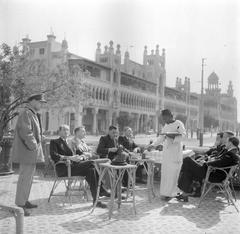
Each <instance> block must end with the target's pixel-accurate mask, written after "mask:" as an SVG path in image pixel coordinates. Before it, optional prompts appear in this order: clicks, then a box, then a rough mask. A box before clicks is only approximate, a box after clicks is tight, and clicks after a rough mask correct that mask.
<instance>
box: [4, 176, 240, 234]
mask: <svg viewBox="0 0 240 234" xmlns="http://www.w3.org/2000/svg"><path fill="white" fill-rule="evenodd" d="M16 181H17V175H16V174H14V175H11V176H4V177H0V203H1V204H5V205H14V198H15V189H16ZM51 186H52V180H51V179H50V178H43V177H42V176H35V179H34V184H33V187H32V191H31V197H30V200H31V201H32V202H33V203H36V204H38V205H39V208H37V209H32V210H31V216H30V217H25V218H24V233H34V234H35V233H36V234H40V233H44V234H51V233H59V234H60V233H61V234H65V233H66V234H67V233H102V234H103V233H160V234H161V233H163V234H165V233H166V234H167V233H184V234H188V233H189V234H190V233H191V234H192V233H194V234H195V233H196V234H198V233H199V234H205V233H207V234H213V233H216V234H217V233H222V234H228V233H229V234H230V233H232V234H238V233H240V214H239V213H237V212H236V210H235V208H234V207H233V206H228V205H227V203H226V200H225V199H224V198H223V197H222V196H221V195H219V194H218V197H217V198H216V197H215V196H214V194H211V195H210V196H209V197H208V198H207V199H206V200H205V201H204V202H203V204H202V206H201V207H200V208H197V204H198V200H199V199H198V198H190V201H189V203H181V202H177V201H176V200H175V199H172V200H171V201H170V202H164V201H162V200H160V198H158V197H157V198H155V199H154V200H153V202H152V203H149V202H148V200H147V193H146V192H145V190H144V189H143V188H144V186H142V185H141V186H137V188H138V191H137V203H136V208H137V215H136V216H135V215H134V214H133V211H132V204H123V205H122V207H121V209H120V210H117V209H115V211H114V214H113V217H112V219H111V220H109V219H108V210H106V209H99V208H96V209H95V211H94V213H92V214H90V210H91V205H92V202H91V201H89V202H86V201H83V200H81V199H80V198H79V197H73V203H72V205H69V204H65V205H63V202H62V201H63V198H61V197H54V198H52V200H51V202H50V203H48V202H47V198H48V195H49V192H50V189H51ZM63 189H64V186H60V188H59V192H61V191H63ZM158 189H159V186H158V183H157V184H156V191H158ZM237 198H238V200H237V205H238V207H239V208H240V193H239V192H237ZM106 202H107V200H106ZM115 208H116V207H115ZM0 233H1V234H10V233H15V220H14V218H13V217H11V216H10V215H8V214H7V213H6V212H3V211H1V210H0Z"/></svg>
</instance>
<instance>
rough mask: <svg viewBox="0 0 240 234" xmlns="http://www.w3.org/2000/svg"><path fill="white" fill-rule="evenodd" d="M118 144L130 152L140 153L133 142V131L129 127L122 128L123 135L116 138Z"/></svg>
mask: <svg viewBox="0 0 240 234" xmlns="http://www.w3.org/2000/svg"><path fill="white" fill-rule="evenodd" d="M118 144H119V145H122V146H123V147H124V148H126V149H127V150H128V151H130V152H134V153H137V152H140V147H138V145H136V144H135V142H134V141H133V131H132V129H131V128H130V127H125V128H124V135H123V136H119V137H118Z"/></svg>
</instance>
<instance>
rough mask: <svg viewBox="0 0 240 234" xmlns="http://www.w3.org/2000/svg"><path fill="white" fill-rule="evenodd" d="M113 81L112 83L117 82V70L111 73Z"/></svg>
mask: <svg viewBox="0 0 240 234" xmlns="http://www.w3.org/2000/svg"><path fill="white" fill-rule="evenodd" d="M113 82H114V83H117V82H118V72H117V70H115V71H114V73H113Z"/></svg>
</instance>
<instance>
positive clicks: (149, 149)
mask: <svg viewBox="0 0 240 234" xmlns="http://www.w3.org/2000/svg"><path fill="white" fill-rule="evenodd" d="M146 148H147V150H148V151H151V150H152V149H154V146H153V145H152V144H150V145H148V146H147V147H146Z"/></svg>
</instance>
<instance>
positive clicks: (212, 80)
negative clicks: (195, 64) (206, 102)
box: [206, 72, 221, 96]
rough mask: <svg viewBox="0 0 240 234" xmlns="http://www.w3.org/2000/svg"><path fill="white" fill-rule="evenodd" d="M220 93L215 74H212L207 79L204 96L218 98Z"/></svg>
mask: <svg viewBox="0 0 240 234" xmlns="http://www.w3.org/2000/svg"><path fill="white" fill-rule="evenodd" d="M220 92H221V89H220V88H219V78H218V76H217V74H216V73H215V72H212V73H211V74H210V76H209V77H208V88H207V89H206V94H208V95H211V96H218V95H219V94H220Z"/></svg>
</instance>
